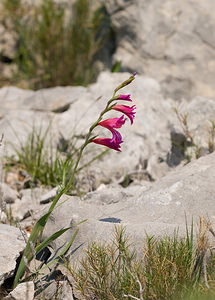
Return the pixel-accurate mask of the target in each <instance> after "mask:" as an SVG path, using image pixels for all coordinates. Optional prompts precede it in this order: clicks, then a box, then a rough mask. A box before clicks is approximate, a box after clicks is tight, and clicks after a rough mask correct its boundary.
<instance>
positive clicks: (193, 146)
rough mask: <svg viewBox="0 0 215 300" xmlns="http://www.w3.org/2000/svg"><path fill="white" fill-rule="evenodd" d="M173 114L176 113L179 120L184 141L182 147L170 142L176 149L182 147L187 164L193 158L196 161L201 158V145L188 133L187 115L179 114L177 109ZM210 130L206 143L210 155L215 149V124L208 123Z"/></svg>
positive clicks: (212, 122)
mask: <svg viewBox="0 0 215 300" xmlns="http://www.w3.org/2000/svg"><path fill="white" fill-rule="evenodd" d="M174 112H175V113H176V116H177V118H178V120H179V123H180V125H181V128H182V130H183V133H184V136H185V138H186V141H185V143H184V144H183V145H178V144H177V143H176V142H175V141H174V140H172V143H173V144H174V145H175V146H176V147H178V148H179V149H180V148H182V147H183V149H181V150H183V152H184V153H185V155H186V159H187V160H188V162H190V161H191V160H192V158H193V157H195V158H196V159H198V158H199V157H201V156H202V155H203V154H202V150H203V147H202V145H201V144H199V143H198V142H197V141H196V139H195V137H194V134H193V133H192V132H191V131H190V129H189V125H188V113H184V114H183V113H180V112H179V111H178V109H177V108H174ZM210 125H211V126H210V128H209V130H208V133H209V138H208V142H207V149H205V150H207V151H208V153H212V152H213V151H214V149H215V123H214V121H210Z"/></svg>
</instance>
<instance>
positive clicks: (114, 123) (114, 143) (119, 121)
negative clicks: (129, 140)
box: [91, 116, 125, 151]
mask: <svg viewBox="0 0 215 300" xmlns="http://www.w3.org/2000/svg"><path fill="white" fill-rule="evenodd" d="M124 124H125V120H124V116H121V117H120V118H113V119H107V120H104V121H101V122H99V123H98V125H100V126H102V127H105V128H107V129H109V130H110V131H111V132H112V134H113V137H112V139H109V138H97V139H93V140H92V141H91V142H93V143H96V144H100V145H104V146H107V147H109V148H111V149H114V150H117V151H121V150H120V144H121V143H122V142H123V140H122V136H121V134H120V133H119V132H118V131H117V130H116V129H114V128H121V127H122V125H124Z"/></svg>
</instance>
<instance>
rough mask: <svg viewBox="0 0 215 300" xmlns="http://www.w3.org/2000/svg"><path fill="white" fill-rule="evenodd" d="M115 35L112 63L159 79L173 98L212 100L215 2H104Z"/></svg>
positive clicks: (113, 0) (122, 0)
mask: <svg viewBox="0 0 215 300" xmlns="http://www.w3.org/2000/svg"><path fill="white" fill-rule="evenodd" d="M105 5H106V7H107V10H108V12H109V13H110V15H111V20H112V24H113V27H114V30H115V34H116V52H115V53H114V56H113V57H114V60H115V61H121V62H122V69H123V70H129V71H137V72H139V73H140V74H142V73H144V74H146V75H147V76H151V77H153V78H156V79H157V80H158V81H159V82H160V83H161V84H162V89H163V92H164V94H165V95H169V96H170V97H172V98H174V99H180V98H182V97H186V98H187V99H190V98H192V97H193V96H196V95H201V96H204V97H209V98H214V97H215V93H214V88H213V78H214V75H213V74H214V61H215V48H214V47H215V46H214V35H215V30H214V24H215V18H214V14H213V13H212V12H213V11H214V9H215V3H214V2H213V1H211V0H206V1H193V0H189V1H187V0H182V1H171V0H164V1H159V0H156V1H148V0H130V1H125V0H108V1H105Z"/></svg>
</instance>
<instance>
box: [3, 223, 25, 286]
mask: <svg viewBox="0 0 215 300" xmlns="http://www.w3.org/2000/svg"><path fill="white" fill-rule="evenodd" d="M0 241H1V243H0V253H1V255H0V285H2V284H3V283H4V281H5V280H6V279H7V278H10V277H12V276H13V274H14V271H15V268H16V260H17V258H19V256H20V254H21V252H22V251H23V250H24V248H25V241H24V239H23V236H22V233H21V232H20V230H19V229H18V228H16V227H13V226H9V225H6V224H0Z"/></svg>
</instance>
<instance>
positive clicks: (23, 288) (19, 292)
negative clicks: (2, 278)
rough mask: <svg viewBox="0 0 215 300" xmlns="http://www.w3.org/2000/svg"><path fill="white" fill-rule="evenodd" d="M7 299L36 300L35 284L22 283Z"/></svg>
mask: <svg viewBox="0 0 215 300" xmlns="http://www.w3.org/2000/svg"><path fill="white" fill-rule="evenodd" d="M6 299H13V300H33V299H34V283H33V282H32V281H28V282H23V283H20V284H19V285H18V286H17V287H16V288H15V289H14V290H13V291H12V292H11V293H10V294H9V295H8V296H7V297H6Z"/></svg>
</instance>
